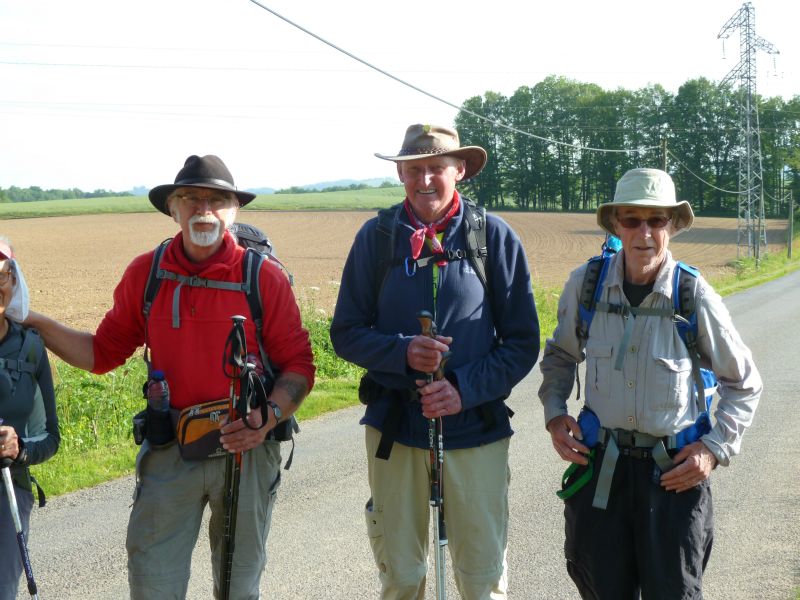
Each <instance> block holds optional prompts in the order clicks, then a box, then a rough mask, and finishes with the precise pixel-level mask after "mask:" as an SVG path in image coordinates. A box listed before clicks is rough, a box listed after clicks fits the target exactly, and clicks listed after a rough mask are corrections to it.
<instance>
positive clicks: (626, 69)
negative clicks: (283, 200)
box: [0, 0, 800, 191]
mask: <svg viewBox="0 0 800 600" xmlns="http://www.w3.org/2000/svg"><path fill="white" fill-rule="evenodd" d="M258 1H259V3H260V4H262V5H263V6H266V7H267V8H269V9H271V10H272V11H274V12H276V13H278V14H279V15H282V16H283V17H285V18H286V19H289V20H290V21H293V22H294V23H296V24H298V25H300V26H302V27H303V28H305V29H306V30H308V31H310V32H312V33H314V34H316V35H317V36H319V37H321V38H324V39H325V40H327V41H329V42H331V43H332V44H334V45H336V46H338V47H340V48H342V49H343V50H346V51H347V52H349V53H350V54H352V55H355V56H357V57H358V58H360V59H362V60H364V61H366V62H368V63H370V64H372V65H374V66H376V67H378V68H380V69H382V70H383V71H386V72H388V73H391V74H392V75H394V76H395V77H397V78H399V79H402V80H404V81H406V82H408V83H410V84H412V85H413V86H415V87H417V88H420V89H422V90H424V91H426V92H428V93H429V94H432V95H433V96H436V97H438V98H441V99H443V100H445V101H446V102H448V103H449V104H450V105H448V104H446V103H442V102H440V101H438V100H436V99H434V98H431V97H430V96H428V95H425V94H423V93H421V92H419V91H416V90H414V89H411V88H410V87H408V86H406V85H403V84H402V83H400V82H398V81H396V80H394V79H392V78H390V77H388V76H387V75H385V74H381V73H379V72H377V71H375V70H373V69H371V68H369V67H368V66H365V65H364V64H362V63H360V62H357V61H356V60H354V59H353V58H351V57H349V56H347V55H345V54H342V53H341V52H339V51H337V50H335V49H333V48H331V47H330V46H328V45H326V44H325V43H323V42H321V41H319V40H318V39H316V38H315V37H312V36H311V35H309V33H306V32H304V31H301V30H300V29H297V28H296V27H294V26H292V25H290V24H289V23H287V22H286V21H284V20H282V19H281V18H279V17H278V16H275V15H274V14H273V13H271V12H269V11H267V10H265V9H264V8H263V7H262V6H260V5H259V4H257V3H256V2H253V1H252V0H134V1H130V2H118V1H109V0H71V1H69V2H65V1H64V0H0V187H2V188H8V187H10V186H12V185H14V186H18V187H29V186H39V187H41V188H44V189H51V188H73V187H77V188H80V189H82V190H84V191H94V190H96V189H106V190H114V191H126V190H130V189H133V188H134V187H138V186H144V187H147V188H151V187H154V186H156V185H160V184H164V183H172V182H173V181H174V179H175V175H176V174H177V172H178V171H179V170H180V168H181V167H182V166H183V163H184V161H185V159H186V157H188V156H189V155H191V154H199V155H205V154H216V155H218V156H220V157H221V158H222V160H223V161H224V162H225V163H226V164H227V166H228V167H229V169H230V170H231V172H232V174H233V177H234V180H235V183H236V185H237V187H238V188H239V189H246V188H261V187H272V188H284V187H289V186H293V185H307V184H312V183H316V182H321V181H335V180H340V179H367V178H378V177H387V178H388V177H394V176H395V175H396V173H395V169H394V165H393V164H392V163H391V162H387V161H382V160H379V159H377V158H375V157H374V153H375V152H379V153H382V154H395V153H396V152H397V151H398V150H399V149H400V145H401V142H402V139H403V134H404V132H405V129H406V127H407V126H408V125H410V124H412V123H436V124H444V125H452V123H453V120H454V118H455V116H456V114H457V112H458V111H457V109H456V108H454V107H453V106H451V105H456V106H458V105H460V104H461V103H462V102H463V101H464V100H466V99H467V98H470V97H473V96H481V95H483V94H485V93H486V92H487V91H493V92H497V93H500V94H503V95H505V96H511V95H512V94H513V93H514V91H515V90H516V89H518V88H519V87H521V86H533V85H535V84H536V83H538V82H539V81H541V80H543V79H544V78H545V77H547V76H549V75H558V76H565V77H568V78H571V79H575V80H577V81H581V82H591V83H596V84H598V85H600V86H601V87H603V88H605V89H616V88H618V87H622V88H626V89H639V88H641V87H644V86H646V85H648V84H650V83H659V84H661V85H663V86H664V87H665V88H666V89H667V90H669V91H671V92H673V93H676V92H677V91H678V88H679V86H680V85H681V84H683V83H684V82H686V81H687V80H689V79H693V78H697V77H706V78H708V79H710V80H713V81H720V80H722V79H723V78H724V77H725V76H726V75H727V74H728V72H730V71H731V70H732V69H733V68H734V67H735V66H736V64H737V63H738V61H739V53H740V40H739V34H738V30H734V31H732V32H731V35H730V37H728V39H727V40H725V42H724V44H723V42H722V41H721V40H719V39H718V38H717V36H718V34H719V33H720V31H721V30H722V29H723V26H724V25H725V24H726V23H727V22H728V21H729V19H730V18H731V17H733V16H734V15H735V14H736V13H737V11H739V10H740V9H741V7H742V6H743V3H742V2H741V1H739V0H670V1H669V2H665V1H664V0H661V1H658V2H655V1H651V0H556V1H548V2H540V1H538V0H523V1H520V0H492V1H491V2H487V1H477V0H462V1H461V2H445V1H441V0H439V1H437V0H405V1H404V2H395V3H389V2H376V1H375V0H337V1H335V2H326V1H323V0H313V1H312V0H258ZM752 6H753V7H754V8H755V31H756V34H757V35H758V36H759V37H761V38H762V39H764V40H766V41H767V42H769V43H770V44H771V45H772V46H773V47H775V48H776V49H777V50H778V51H779V52H780V54H778V55H774V56H773V55H768V54H766V53H765V52H763V51H760V52H758V59H757V65H758V79H757V86H758V92H759V94H761V95H763V96H767V97H771V96H781V97H783V98H785V99H787V100H788V99H790V98H792V97H793V96H795V95H798V94H800V66H798V65H800V36H799V35H797V31H796V27H797V23H798V22H800V2H796V1H786V0H754V1H753V3H752ZM490 160H491V157H490Z"/></svg>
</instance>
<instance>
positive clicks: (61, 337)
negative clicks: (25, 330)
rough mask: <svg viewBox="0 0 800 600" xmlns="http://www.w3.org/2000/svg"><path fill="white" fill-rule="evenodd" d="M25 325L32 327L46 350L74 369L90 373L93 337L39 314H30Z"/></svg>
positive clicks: (92, 361) (92, 366) (92, 363)
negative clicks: (42, 341)
mask: <svg viewBox="0 0 800 600" xmlns="http://www.w3.org/2000/svg"><path fill="white" fill-rule="evenodd" d="M25 325H27V326H29V327H34V328H35V329H37V330H38V331H39V334H40V335H41V336H42V339H43V340H44V343H45V346H47V348H48V350H50V351H51V352H53V353H54V354H56V355H57V356H59V357H60V358H61V359H63V360H64V361H66V362H68V363H69V364H71V365H72V366H74V367H78V368H79V369H83V370H85V371H91V370H92V369H93V368H94V336H93V335H92V334H91V333H89V332H86V331H78V330H77V329H72V328H70V327H67V326H66V325H62V324H61V323H59V322H58V321H56V320H54V319H51V318H50V317H46V316H45V315H42V314H40V313H36V312H31V313H29V315H28V318H27V319H26V320H25Z"/></svg>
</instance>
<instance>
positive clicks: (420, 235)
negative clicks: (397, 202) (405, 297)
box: [403, 192, 461, 267]
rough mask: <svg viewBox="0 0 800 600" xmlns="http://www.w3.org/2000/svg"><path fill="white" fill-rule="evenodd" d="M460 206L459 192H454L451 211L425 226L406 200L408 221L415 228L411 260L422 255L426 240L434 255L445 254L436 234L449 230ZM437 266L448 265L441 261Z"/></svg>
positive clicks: (412, 238) (412, 236) (412, 235)
mask: <svg viewBox="0 0 800 600" xmlns="http://www.w3.org/2000/svg"><path fill="white" fill-rule="evenodd" d="M460 204H461V202H460V199H459V196H458V192H453V202H452V203H451V204H450V210H448V211H447V214H446V215H445V216H443V217H442V218H441V219H439V220H438V221H435V222H433V223H429V224H425V223H423V222H422V221H420V220H419V219H418V218H417V215H415V214H414V210H413V209H412V208H411V203H410V202H409V201H408V198H406V199H405V202H404V203H403V206H404V207H405V209H406V214H407V215H408V220H409V221H410V223H411V226H412V227H414V233H412V234H411V258H413V259H414V260H417V259H418V258H419V255H420V254H421V253H422V246H423V244H424V243H425V240H426V239H427V240H428V246H429V247H430V249H431V252H433V253H434V254H444V248H443V247H442V244H441V243H440V242H439V239H438V238H437V237H436V234H437V233H441V232H442V231H444V230H445V229H447V224H448V223H449V222H450V219H452V218H453V216H454V215H455V214H456V213H457V212H458V208H459V206H460ZM436 264H437V265H439V266H440V267H443V266H445V265H446V264H447V261H446V260H443V261H439V262H437V263H436Z"/></svg>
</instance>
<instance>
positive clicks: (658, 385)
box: [648, 356, 692, 411]
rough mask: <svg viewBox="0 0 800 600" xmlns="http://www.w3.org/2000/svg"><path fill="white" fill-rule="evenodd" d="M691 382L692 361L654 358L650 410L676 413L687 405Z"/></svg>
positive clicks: (649, 394)
mask: <svg viewBox="0 0 800 600" xmlns="http://www.w3.org/2000/svg"><path fill="white" fill-rule="evenodd" d="M691 380H692V361H691V359H689V358H664V357H660V356H656V357H654V364H653V384H654V385H652V386H649V392H648V398H649V399H650V402H649V405H650V408H652V409H654V410H669V411H674V410H676V409H679V408H681V407H682V406H684V405H686V404H687V403H688V400H689V391H690V388H689V385H690V384H691Z"/></svg>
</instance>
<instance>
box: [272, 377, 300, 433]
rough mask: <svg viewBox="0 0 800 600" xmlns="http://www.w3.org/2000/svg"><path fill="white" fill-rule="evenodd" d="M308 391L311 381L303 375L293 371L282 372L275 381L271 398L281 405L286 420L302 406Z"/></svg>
mask: <svg viewBox="0 0 800 600" xmlns="http://www.w3.org/2000/svg"><path fill="white" fill-rule="evenodd" d="M308 391H309V382H308V380H307V379H306V378H305V377H304V376H303V375H300V374H299V373H291V372H289V373H282V374H281V375H280V376H279V377H278V379H277V381H276V382H275V387H274V388H273V390H272V394H270V397H269V399H270V400H271V401H272V402H274V403H275V404H277V405H278V406H279V407H280V409H281V413H282V414H283V417H282V420H283V421H285V420H286V419H288V418H289V417H290V416H291V415H292V414H294V412H295V411H296V410H297V409H298V408H300V404H302V402H303V399H304V398H305V397H306V396H307V395H308Z"/></svg>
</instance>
